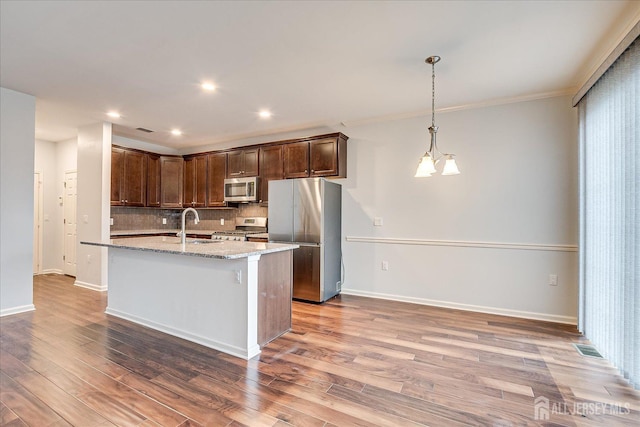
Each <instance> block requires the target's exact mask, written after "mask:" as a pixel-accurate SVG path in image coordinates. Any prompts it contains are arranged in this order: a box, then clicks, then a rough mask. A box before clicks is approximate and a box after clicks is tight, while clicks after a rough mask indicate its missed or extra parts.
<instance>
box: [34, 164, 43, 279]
mask: <svg viewBox="0 0 640 427" xmlns="http://www.w3.org/2000/svg"><path fill="white" fill-rule="evenodd" d="M41 184H42V183H41V182H40V172H35V173H34V174H33V274H40V264H41V253H42V251H41V247H40V245H41V242H42V213H41V210H42V205H41V203H40V199H41V196H42V194H41Z"/></svg>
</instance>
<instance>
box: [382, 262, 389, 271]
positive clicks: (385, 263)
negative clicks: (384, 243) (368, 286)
mask: <svg viewBox="0 0 640 427" xmlns="http://www.w3.org/2000/svg"><path fill="white" fill-rule="evenodd" d="M382 270H384V271H387V270H389V261H382Z"/></svg>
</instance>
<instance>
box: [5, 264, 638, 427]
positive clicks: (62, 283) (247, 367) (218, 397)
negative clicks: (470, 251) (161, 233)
mask: <svg viewBox="0 0 640 427" xmlns="http://www.w3.org/2000/svg"><path fill="white" fill-rule="evenodd" d="M106 299H107V296H106V293H99V292H94V291H90V290H86V289H83V288H79V287H76V286H73V279H72V278H69V277H66V276H59V275H42V276H37V277H35V278H34V304H35V306H36V311H35V312H31V313H22V314H17V315H12V316H5V317H3V318H1V319H0V343H1V346H0V424H1V425H2V426H25V425H28V426H67V425H74V426H83V427H84V426H113V425H118V426H181V427H187V426H200V425H211V426H288V425H294V426H394V427H395V426H424V425H429V426H447V427H448V426H468V425H477V426H511V425H513V426H520V425H553V426H618V425H620V426H636V427H637V426H639V425H640V394H639V393H638V392H637V391H634V390H632V389H631V388H630V387H629V386H628V385H627V383H626V382H625V381H624V379H622V378H621V377H620V376H619V375H618V373H617V371H616V370H615V369H613V368H612V367H611V366H610V365H609V364H608V363H607V362H606V361H604V360H598V359H593V358H587V357H583V356H580V355H579V354H578V353H577V352H576V350H575V349H574V347H573V346H572V345H571V344H572V343H579V342H584V341H585V340H584V339H583V338H582V337H581V336H580V335H579V334H578V333H577V332H576V330H575V328H574V327H570V326H563V325H557V324H551V323H545V322H537V321H531V320H523V319H515V318H508V317H501V316H493V315H486V314H479V313H469V312H463V311H456V310H448V309H441V308H434V307H427V306H419V305H413V304H406V303H399V302H391V301H383V300H376V299H369V298H361V297H354V296H346V295H343V296H339V297H337V298H335V299H333V300H331V301H329V302H327V303H325V304H323V305H311V304H305V303H298V302H294V303H293V330H292V331H291V332H290V333H287V334H285V335H284V336H282V337H280V338H278V339H276V340H275V341H273V342H271V343H270V344H269V345H267V346H266V347H265V348H264V349H263V351H262V354H261V355H260V356H258V357H256V358H254V359H252V360H249V361H245V360H241V359H237V358H234V357H232V356H228V355H225V354H222V353H220V352H218V351H215V350H211V349H208V348H205V347H202V346H200V345H197V344H193V343H190V342H187V341H184V340H181V339H178V338H175V337H171V336H168V335H165V334H163V333H161V332H157V331H154V330H151V329H148V328H145V327H142V326H138V325H136V324H133V323H130V322H127V321H124V320H121V319H117V318H114V317H111V316H107V315H106V314H104V310H105V307H106ZM141 303H144V302H143V301H141ZM536 399H538V400H536ZM540 399H547V401H544V400H543V401H540ZM536 402H538V410H539V412H538V415H541V416H542V417H540V416H539V417H538V418H541V419H536V417H535V414H536V412H535V409H536ZM545 411H546V412H545ZM547 414H548V418H547V419H544V416H545V415H547Z"/></svg>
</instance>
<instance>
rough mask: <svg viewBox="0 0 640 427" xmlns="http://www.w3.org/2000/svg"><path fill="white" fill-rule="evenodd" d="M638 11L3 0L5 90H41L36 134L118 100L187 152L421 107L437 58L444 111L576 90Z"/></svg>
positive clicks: (551, 5)
mask: <svg viewBox="0 0 640 427" xmlns="http://www.w3.org/2000/svg"><path fill="white" fill-rule="evenodd" d="M639 14H640V2H639V1H612V0H607V1H590V0H588V1H575V0H570V1H515V0H514V1H422V2H401V1H390V2H384V1H342V2H339V1H333V2H322V1H321V2H312V1H299V2H280V1H270V2H267V1H264V2H239V1H234V2H222V1H215V2H214V1H120V2H110V1H65V2H63V1H40V2H35V1H22V2H19V1H15V2H13V1H11V2H10V1H5V0H2V1H1V3H0V19H1V21H0V84H1V86H2V87H5V88H9V89H13V90H17V91H20V92H24V93H28V94H31V95H34V96H36V98H37V104H36V105H37V107H36V138H38V139H44V140H50V141H59V140H65V139H69V138H73V137H75V136H76V129H77V128H78V127H79V126H83V125H86V124H91V123H95V122H98V121H103V120H112V119H109V118H108V117H106V116H105V113H106V112H107V111H110V110H118V111H119V112H120V113H121V114H122V116H123V117H122V118H120V119H116V120H113V122H114V123H115V124H117V125H120V126H119V127H118V129H119V132H120V133H121V134H127V133H128V134H129V136H133V137H137V138H138V139H142V140H147V141H151V142H155V143H157V144H160V145H164V146H167V147H173V148H176V149H181V148H187V147H193V146H198V145H211V144H215V143H220V142H228V141H232V140H238V139H242V138H247V137H250V136H255V135H265V134H272V133H277V132H284V131H290V130H298V129H310V128H314V127H322V126H325V127H332V128H336V129H337V128H339V127H340V126H341V123H347V124H349V123H354V122H362V121H367V120H371V119H375V118H380V117H387V116H390V117H393V116H401V115H411V114H417V113H424V112H426V111H427V110H428V109H429V108H430V103H431V101H430V93H431V87H430V86H431V79H430V74H431V69H430V66H429V65H427V64H425V63H424V59H425V58H426V57H427V56H430V55H440V56H441V57H442V61H441V62H440V63H438V64H437V65H436V108H446V107H455V106H462V105H469V104H477V103H483V102H488V101H491V100H496V99H503V98H519V97H524V98H526V97H528V96H537V95H539V94H542V93H548V92H563V91H564V92H566V91H570V90H571V91H575V90H576V89H577V86H579V85H581V84H582V83H583V82H584V80H586V78H587V77H588V74H590V72H591V71H593V69H594V67H596V66H597V65H599V63H600V62H601V61H602V60H603V59H604V57H605V56H606V55H607V54H608V53H609V51H610V50H611V48H612V47H613V44H614V43H615V42H616V41H617V39H619V38H620V37H621V36H622V35H623V31H624V30H625V28H628V27H629V26H630V25H631V24H632V23H634V22H636V21H637V20H638V16H639ZM203 80H210V81H213V82H214V83H215V84H216V85H217V86H218V89H217V90H216V91H215V92H214V93H210V94H207V93H203V91H202V90H201V89H200V87H199V84H200V82H201V81H203ZM263 108H268V109H270V110H271V111H272V112H273V114H274V116H273V117H272V118H270V119H268V120H263V119H259V118H258V117H257V115H256V112H257V111H258V110H260V109H263ZM123 127H124V128H131V129H133V128H136V127H144V128H148V129H152V130H154V131H155V132H154V133H153V134H150V135H145V134H142V133H139V132H138V131H133V132H124V131H123V130H122V129H123ZM174 127H176V128H180V129H182V131H183V132H184V134H183V135H182V136H180V137H175V136H172V135H170V134H169V130H170V129H172V128H174ZM145 136H146V138H145Z"/></svg>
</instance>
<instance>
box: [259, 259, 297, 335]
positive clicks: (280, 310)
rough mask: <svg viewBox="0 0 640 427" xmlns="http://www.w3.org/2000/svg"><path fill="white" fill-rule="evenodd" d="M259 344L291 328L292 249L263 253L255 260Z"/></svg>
mask: <svg viewBox="0 0 640 427" xmlns="http://www.w3.org/2000/svg"><path fill="white" fill-rule="evenodd" d="M258 266H259V267H258V343H259V344H260V346H261V347H263V346H265V345H266V344H267V343H269V342H270V341H272V340H274V339H275V338H277V337H279V336H280V335H282V334H284V333H285V332H288V331H289V330H291V294H292V287H293V251H285V252H277V253H271V254H264V255H262V257H261V258H260V261H259V263H258Z"/></svg>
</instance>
